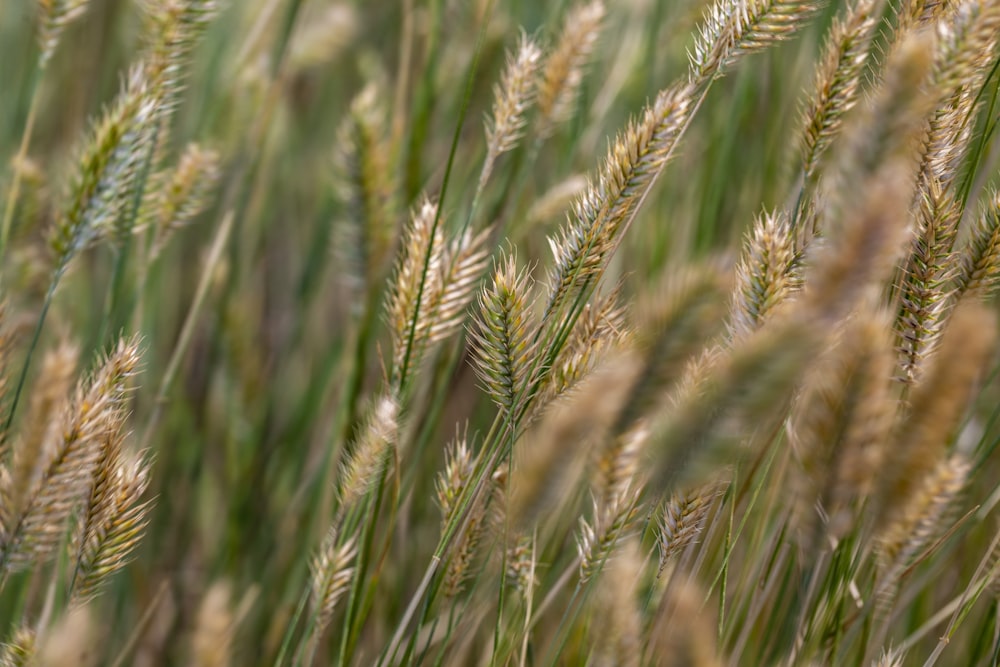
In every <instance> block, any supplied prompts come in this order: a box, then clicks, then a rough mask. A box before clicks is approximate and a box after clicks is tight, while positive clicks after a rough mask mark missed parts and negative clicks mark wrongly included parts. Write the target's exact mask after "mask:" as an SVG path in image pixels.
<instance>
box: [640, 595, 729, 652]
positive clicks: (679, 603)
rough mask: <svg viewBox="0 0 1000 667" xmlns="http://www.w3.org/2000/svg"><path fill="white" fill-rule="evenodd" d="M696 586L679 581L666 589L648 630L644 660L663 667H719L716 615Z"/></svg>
mask: <svg viewBox="0 0 1000 667" xmlns="http://www.w3.org/2000/svg"><path fill="white" fill-rule="evenodd" d="M707 599H708V598H707V597H706V596H705V591H704V590H702V589H701V587H700V586H699V585H698V583H697V582H695V581H694V580H693V579H689V578H687V577H684V578H680V579H679V580H678V581H677V583H676V585H671V586H669V587H667V590H666V592H665V593H664V596H663V598H662V599H661V600H660V602H659V607H658V608H657V610H656V615H655V617H654V618H653V622H652V624H651V625H650V627H649V630H648V632H649V639H648V641H649V647H648V657H649V661H650V663H651V664H656V665H663V666H664V667H682V666H687V667H722V665H723V664H725V663H723V661H722V660H720V658H719V655H718V646H717V639H716V636H717V633H716V626H717V624H718V623H717V621H716V619H715V618H714V617H715V616H716V615H717V614H716V613H715V611H714V610H712V609H711V607H708V606H707V605H706V604H705V601H706V600H707Z"/></svg>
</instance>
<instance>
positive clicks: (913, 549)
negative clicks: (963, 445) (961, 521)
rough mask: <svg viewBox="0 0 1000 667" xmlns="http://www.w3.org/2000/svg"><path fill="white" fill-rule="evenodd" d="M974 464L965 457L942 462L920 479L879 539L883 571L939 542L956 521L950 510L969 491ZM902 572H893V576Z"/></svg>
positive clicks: (956, 457)
mask: <svg viewBox="0 0 1000 667" xmlns="http://www.w3.org/2000/svg"><path fill="white" fill-rule="evenodd" d="M971 469H972V465H971V463H970V462H969V461H968V460H967V459H966V458H965V457H964V456H962V455H961V454H955V455H952V456H950V457H949V458H947V459H945V460H943V461H940V462H938V463H937V464H936V465H935V466H934V467H933V468H931V470H930V471H929V472H928V474H927V475H926V477H925V478H923V479H921V480H919V483H918V485H917V489H916V491H915V493H914V494H913V496H912V497H911V498H910V499H909V500H908V501H907V502H906V504H905V505H903V506H901V507H900V511H899V514H898V516H897V517H896V519H895V520H893V522H892V523H890V524H888V525H887V526H886V527H885V530H884V531H883V532H882V533H881V534H880V535H879V536H878V544H877V550H878V555H879V559H880V560H881V562H882V566H883V568H885V569H886V570H890V571H891V570H893V569H897V570H898V568H901V567H905V566H907V565H910V564H911V563H912V562H913V560H914V559H915V558H916V557H917V556H919V555H920V552H921V551H922V550H923V549H925V548H926V547H927V546H928V545H930V544H931V542H932V541H933V540H934V539H936V538H937V537H938V536H939V535H940V534H941V533H942V532H943V531H944V529H945V528H947V522H948V521H949V520H950V519H952V518H953V517H952V516H951V512H950V510H951V509H952V507H953V506H954V504H955V501H956V498H957V497H958V495H959V494H960V493H961V491H962V489H964V488H965V482H966V479H967V478H968V475H969V471H970V470H971ZM898 574H899V572H898V571H897V572H895V573H892V572H890V574H889V575H887V576H889V577H892V576H898Z"/></svg>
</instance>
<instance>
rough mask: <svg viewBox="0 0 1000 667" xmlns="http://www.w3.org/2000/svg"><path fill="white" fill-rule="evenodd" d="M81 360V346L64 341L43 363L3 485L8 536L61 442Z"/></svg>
mask: <svg viewBox="0 0 1000 667" xmlns="http://www.w3.org/2000/svg"><path fill="white" fill-rule="evenodd" d="M77 357H78V349H77V347H76V346H75V345H73V344H71V343H69V342H64V343H61V344H60V345H58V346H57V347H56V348H55V349H53V350H51V351H49V352H48V353H47V354H46V355H45V358H44V359H43V361H42V368H41V371H40V373H39V375H38V380H37V382H36V386H37V389H36V390H35V391H34V392H32V395H31V404H30V405H29V407H28V413H27V414H26V415H25V417H24V422H23V424H24V425H23V427H22V431H21V434H20V435H19V437H18V438H17V440H16V441H15V443H14V447H13V450H14V451H13V461H12V465H11V470H10V473H9V475H8V476H7V477H6V479H5V481H4V483H3V484H0V489H2V491H0V492H2V498H3V506H2V508H0V512H2V516H3V526H4V528H5V533H6V531H7V530H10V529H13V527H14V521H15V520H16V519H15V517H17V516H18V514H19V513H20V511H21V510H22V509H23V505H24V503H25V501H26V500H27V499H28V496H29V494H30V493H31V490H32V489H33V488H34V487H35V485H36V484H37V483H38V481H39V478H40V476H41V475H42V471H43V467H44V466H45V465H46V463H47V462H48V461H49V458H50V456H51V454H52V452H51V451H50V450H51V448H52V447H53V446H54V445H55V443H56V442H57V438H58V433H57V429H58V425H59V419H60V418H61V417H62V415H63V413H64V412H65V410H66V409H67V408H68V406H67V403H68V402H69V393H70V389H71V388H72V386H73V380H74V377H75V373H76V363H77Z"/></svg>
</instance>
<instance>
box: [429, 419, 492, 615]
mask: <svg viewBox="0 0 1000 667" xmlns="http://www.w3.org/2000/svg"><path fill="white" fill-rule="evenodd" d="M473 464H474V461H473V459H472V452H471V451H470V450H469V447H468V445H467V444H466V439H465V438H464V437H461V438H457V439H456V440H455V442H454V443H452V446H451V447H449V449H448V455H447V459H446V462H445V469H444V471H443V472H442V473H441V474H440V475H439V476H438V479H437V483H436V490H437V502H438V507H440V508H441V532H442V533H444V532H445V531H446V530H447V527H448V524H449V522H450V521H451V520H452V519H453V518H454V513H455V511H456V510H457V509H458V508H457V505H456V503H457V502H458V500H459V498H461V496H462V493H464V492H465V489H466V488H467V487H468V485H469V482H470V480H471V479H472V475H473V472H474V469H473ZM484 518H485V503H483V502H481V501H480V502H478V503H477V504H476V506H475V509H474V510H473V511H472V514H471V518H470V519H469V523H468V525H467V528H466V529H465V531H463V532H462V534H461V535H459V537H458V545H457V546H456V547H455V549H454V552H453V553H452V556H451V562H449V563H448V569H447V571H446V572H445V575H444V594H445V596H446V597H455V596H456V595H459V594H460V593H461V592H462V588H463V585H464V583H465V580H466V578H467V577H468V576H469V570H470V567H471V564H472V559H473V557H474V556H475V553H476V547H477V546H478V544H479V538H480V536H481V534H482V532H483V529H484V528H485V527H486V526H485V522H484Z"/></svg>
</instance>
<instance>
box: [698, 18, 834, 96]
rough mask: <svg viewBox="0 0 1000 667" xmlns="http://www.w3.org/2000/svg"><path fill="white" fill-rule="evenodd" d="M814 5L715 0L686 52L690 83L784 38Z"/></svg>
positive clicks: (719, 73)
mask: <svg viewBox="0 0 1000 667" xmlns="http://www.w3.org/2000/svg"><path fill="white" fill-rule="evenodd" d="M818 7H819V4H818V3H817V2H811V1H806V0H718V1H717V2H716V3H715V4H713V5H712V7H711V8H710V9H708V10H707V12H706V14H705V18H704V22H703V25H702V26H701V28H700V29H699V34H698V36H697V38H696V39H695V44H694V48H693V49H692V50H691V52H690V53H689V59H690V61H691V80H692V82H694V83H696V84H698V85H705V84H707V83H708V82H710V81H711V80H712V79H716V78H718V77H721V76H722V75H723V74H724V73H725V70H726V69H727V68H728V67H730V66H731V65H732V64H733V63H734V62H736V60H738V59H739V58H740V57H742V56H744V55H747V54H750V53H755V52H757V51H760V50H762V49H765V48H767V47H768V46H770V45H771V44H774V43H776V42H779V41H782V40H785V39H788V38H789V37H790V36H791V35H792V34H793V33H795V31H797V30H798V29H799V28H800V27H802V25H803V24H805V22H806V21H808V20H809V19H810V18H811V17H812V16H813V14H814V13H815V12H816V10H817V8H818Z"/></svg>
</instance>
